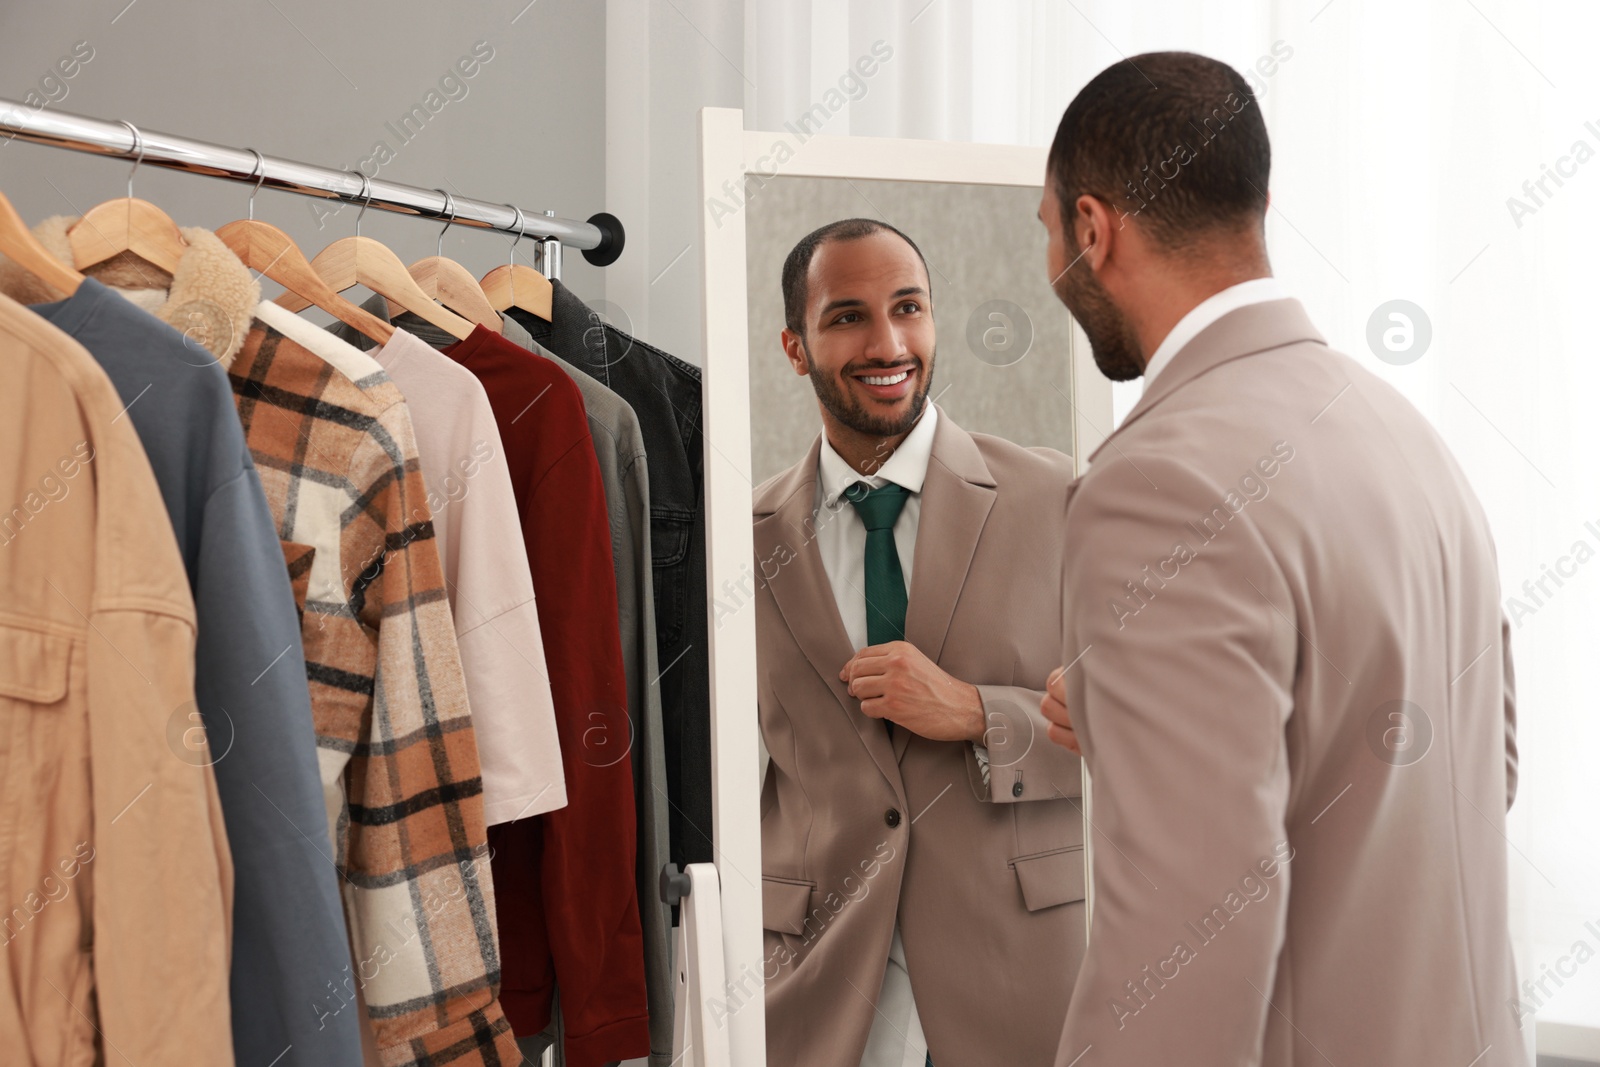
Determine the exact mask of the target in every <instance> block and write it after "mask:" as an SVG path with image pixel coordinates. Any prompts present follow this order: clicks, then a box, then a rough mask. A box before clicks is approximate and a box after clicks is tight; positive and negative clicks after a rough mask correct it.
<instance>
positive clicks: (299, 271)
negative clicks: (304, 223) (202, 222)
mask: <svg viewBox="0 0 1600 1067" xmlns="http://www.w3.org/2000/svg"><path fill="white" fill-rule="evenodd" d="M250 151H252V152H256V150H255V149H253V148H252V149H251V150H250ZM261 164H262V159H261V153H260V152H256V169H257V170H258V171H259V170H260V169H261ZM266 180H267V176H266V175H265V174H262V175H261V180H260V181H258V182H256V187H255V190H254V191H252V192H251V194H250V214H249V217H248V218H243V219H240V220H238V221H237V222H230V223H228V224H227V225H226V226H223V227H222V228H220V229H219V230H217V237H218V238H219V239H220V240H221V241H222V243H223V244H225V245H227V246H228V249H229V250H230V251H231V252H233V254H234V255H236V256H238V257H239V261H240V262H241V263H243V264H244V265H245V266H247V267H249V268H250V269H251V270H255V271H259V272H260V273H261V274H262V275H264V276H265V277H268V278H271V279H272V280H273V281H275V282H277V283H278V284H279V285H281V286H283V287H284V288H285V289H287V290H288V291H289V292H291V293H297V294H299V295H300V296H303V297H305V298H306V299H307V300H308V301H310V302H311V303H313V304H315V305H316V306H317V307H319V308H321V309H322V310H324V311H326V312H327V313H328V314H330V315H332V316H333V317H334V318H336V319H338V320H339V321H340V322H343V323H345V324H346V325H349V326H352V327H354V328H355V329H357V330H360V331H361V332H362V333H363V334H365V335H366V336H368V337H370V338H372V339H373V340H374V341H376V342H378V343H379V344H380V345H381V344H387V343H388V341H389V338H391V337H393V336H394V327H393V326H391V325H389V324H388V323H387V322H384V321H383V320H382V319H380V318H378V316H376V315H374V314H373V313H372V312H370V311H366V310H364V309H362V308H359V307H356V305H354V304H352V303H351V302H350V301H348V300H346V299H345V298H344V297H342V296H340V295H339V294H338V293H337V292H335V291H334V290H333V289H332V288H331V287H330V286H329V285H328V283H327V282H325V281H323V280H322V276H321V275H319V274H318V273H317V272H316V271H314V270H312V269H311V264H310V263H308V262H306V257H305V253H304V252H301V251H300V249H299V248H298V247H297V246H296V245H295V243H294V242H293V241H292V240H290V239H289V235H288V234H286V233H284V232H283V231H282V230H280V229H278V228H277V227H276V226H273V225H270V224H269V223H265V222H258V221H256V212H255V206H256V193H257V192H260V190H261V183H262V182H264V181H266Z"/></svg>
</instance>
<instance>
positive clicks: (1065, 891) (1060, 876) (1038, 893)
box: [1011, 845, 1085, 911]
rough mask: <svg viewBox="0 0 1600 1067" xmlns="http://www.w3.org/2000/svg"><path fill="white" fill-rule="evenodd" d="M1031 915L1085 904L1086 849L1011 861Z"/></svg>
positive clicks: (1074, 849)
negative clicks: (1048, 909)
mask: <svg viewBox="0 0 1600 1067" xmlns="http://www.w3.org/2000/svg"><path fill="white" fill-rule="evenodd" d="M1011 865H1012V866H1013V867H1015V868H1016V869H1017V884H1018V885H1020V886H1021V887H1022V902H1023V904H1025V905H1026V906H1027V908H1028V910H1029V911H1038V910H1039V909H1041V908H1053V907H1055V906H1056V905H1057V904H1070V903H1072V902H1073V901H1075V900H1082V899H1083V898H1084V894H1085V887H1084V877H1083V846H1082V845H1074V846H1073V847H1071V848H1062V849H1056V850H1054V851H1051V852H1040V853H1037V854H1035V855H1032V856H1019V857H1017V858H1016V859H1014V860H1012V861H1011Z"/></svg>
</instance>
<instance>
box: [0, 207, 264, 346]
mask: <svg viewBox="0 0 1600 1067" xmlns="http://www.w3.org/2000/svg"><path fill="white" fill-rule="evenodd" d="M77 221H78V220H77V219H75V218H72V217H71V216H68V215H52V216H51V217H50V218H47V219H45V220H44V221H43V222H41V223H39V224H38V225H37V226H35V227H34V228H33V235H34V236H35V237H36V238H38V239H39V243H40V244H42V245H44V247H45V250H46V251H48V252H49V253H50V254H51V255H53V256H55V257H56V258H57V259H59V260H60V261H61V262H63V263H66V264H69V265H70V264H71V263H72V261H73V255H72V245H71V243H70V242H69V240H68V237H67V232H68V230H70V229H71V228H72V224H73V223H75V222H77ZM178 232H179V233H181V234H183V239H184V241H186V242H187V243H188V246H189V247H188V248H186V249H185V250H184V253H183V257H182V258H181V259H180V260H179V261H178V270H177V273H175V274H168V273H167V272H166V271H164V270H162V269H161V268H160V267H157V266H154V265H152V264H150V263H147V262H145V261H144V260H143V259H141V258H140V257H139V256H137V255H135V254H134V253H132V252H119V253H118V254H116V255H115V256H112V257H111V258H110V259H108V260H106V261H105V262H103V263H96V264H94V265H93V266H91V267H89V268H88V269H87V270H84V271H82V272H81V273H82V274H83V275H85V276H86V277H89V278H93V279H95V280H96V281H98V282H99V283H100V284H102V285H106V286H109V287H111V288H112V289H116V290H119V291H120V292H121V293H122V295H123V296H126V297H127V298H128V299H130V300H132V301H133V302H134V303H135V304H138V305H139V306H140V307H142V308H144V309H145V310H146V311H148V312H150V313H151V314H152V315H154V316H155V317H156V318H158V319H160V320H161V321H162V322H165V323H167V324H168V325H170V326H172V327H173V328H174V329H176V330H177V331H178V332H179V333H181V334H183V335H184V337H186V338H188V339H189V341H190V342H191V343H192V344H193V345H194V346H195V347H196V348H203V349H206V350H209V351H210V352H211V354H212V355H214V356H216V357H217V359H218V361H219V362H221V364H222V365H223V367H224V368H226V367H227V366H228V365H229V364H230V363H232V362H233V357H234V356H235V355H237V354H238V352H239V348H240V346H242V345H243V344H244V339H245V335H246V334H248V333H249V332H250V319H251V317H252V316H253V315H254V313H255V309H256V305H257V304H259V303H260V302H261V285H260V283H259V282H257V281H256V279H255V276H254V275H253V274H251V273H250V269H249V268H248V267H246V266H245V265H244V264H243V263H240V262H239V259H238V257H237V256H235V255H234V254H233V253H232V252H231V251H229V250H228V246H227V245H225V244H223V243H222V240H221V238H219V237H218V236H217V235H216V234H214V233H212V232H211V231H210V230H207V229H204V228H203V227H199V226H184V227H180V228H179V231H178ZM0 293H4V294H5V295H6V296H9V297H10V298H11V299H13V300H15V301H16V302H17V303H19V304H43V303H47V302H49V301H51V300H58V299H60V297H61V294H60V293H57V292H56V291H55V290H54V289H51V288H50V287H49V286H48V285H46V284H44V282H42V281H40V280H39V279H38V278H36V277H34V275H33V274H32V273H30V272H29V271H28V270H26V269H25V268H23V267H22V266H20V265H19V264H17V263H15V262H13V261H12V260H10V259H8V258H6V257H5V256H0Z"/></svg>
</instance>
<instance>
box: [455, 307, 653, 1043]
mask: <svg viewBox="0 0 1600 1067" xmlns="http://www.w3.org/2000/svg"><path fill="white" fill-rule="evenodd" d="M444 353H445V355H447V356H449V357H450V358H452V359H454V360H455V361H456V362H457V363H460V364H461V365H462V366H463V367H466V368H467V369H468V370H470V371H471V372H472V373H473V374H475V375H477V377H478V380H479V381H481V382H482V383H483V387H484V390H485V391H486V392H487V393H488V394H489V403H490V405H491V406H492V407H493V408H494V415H495V421H496V422H497V423H499V426H500V439H501V441H502V443H503V444H504V447H505V454H506V464H507V467H508V469H509V471H510V474H511V484H512V487H513V489H514V490H515V491H516V497H517V510H518V512H519V513H520V514H521V516H522V535H523V540H524V541H525V542H526V545H527V550H528V562H529V564H530V565H531V566H532V568H533V589H534V594H535V596H536V598H537V604H538V610H539V629H540V631H541V634H542V636H543V638H544V655H545V662H546V664H547V665H548V667H549V670H550V689H551V692H552V695H553V696H554V698H555V708H556V729H557V732H558V734H559V736H560V739H561V766H562V769H563V770H564V772H565V773H566V779H567V806H566V807H564V808H561V809H559V810H557V811H552V812H549V813H548V814H545V815H540V816H538V817H536V818H531V819H521V820H518V821H516V822H510V823H502V824H500V825H498V826H491V827H489V847H490V849H491V854H492V859H491V861H490V871H491V872H492V875H493V877H494V893H495V907H496V911H497V914H498V923H497V925H498V927H499V931H500V957H501V967H502V971H503V981H502V985H501V988H500V1004H501V1006H502V1007H503V1008H504V1009H505V1013H506V1017H507V1018H508V1019H510V1020H511V1027H512V1030H513V1031H514V1032H516V1033H517V1034H519V1035H528V1034H533V1033H536V1032H538V1031H539V1030H542V1029H544V1027H545V1026H546V1025H548V1023H549V1021H550V995H551V991H552V988H553V987H554V986H555V985H556V984H558V983H559V985H560V988H561V1014H562V1020H563V1024H564V1026H565V1030H566V1061H567V1065H568V1067H600V1065H602V1064H605V1063H609V1062H611V1061H613V1060H626V1059H632V1058H634V1057H638V1056H647V1055H649V1054H650V1030H649V1016H648V1013H647V1010H646V1007H645V979H644V936H643V934H642V933H641V930H640V926H639V900H638V891H637V888H636V886H637V879H636V877H635V871H634V864H635V852H634V836H635V832H636V829H635V822H634V803H633V763H632V761H631V760H630V759H629V758H628V750H629V744H630V742H631V737H630V734H629V731H630V725H629V719H628V710H627V685H626V682H625V680H624V676H623V667H622V639H621V631H620V629H619V626H618V621H617V587H616V578H615V575H614V572H613V570H612V563H611V528H610V524H609V520H608V518H607V515H606V499H605V487H604V485H603V483H602V482H601V480H600V466H599V463H598V462H597V461H596V460H595V454H594V446H593V444H592V442H591V439H590V436H589V426H588V418H587V416H586V414H585V412H584V407H583V398H582V396H581V395H580V394H579V392H578V387H577V385H575V384H574V383H573V381H572V378H571V377H570V376H569V375H568V374H567V373H566V371H564V370H562V369H561V368H560V367H558V366H556V365H555V364H554V363H552V362H551V361H550V360H548V359H546V358H545V357H543V356H539V355H535V354H534V353H532V352H529V351H527V350H526V349H524V348H521V347H519V346H518V345H516V344H513V343H512V342H510V341H507V340H506V339H505V338H503V337H501V336H500V335H499V334H497V333H494V332H492V331H490V330H487V329H485V328H484V327H482V326H479V327H478V328H477V329H475V330H473V331H472V334H471V336H469V337H468V338H467V339H466V340H464V341H460V342H458V343H456V344H453V345H451V346H450V347H449V348H446V349H444ZM467 491H468V492H471V491H472V490H471V487H470V486H469V487H468V490H467ZM508 654H511V653H508Z"/></svg>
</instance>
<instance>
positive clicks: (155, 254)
mask: <svg viewBox="0 0 1600 1067" xmlns="http://www.w3.org/2000/svg"><path fill="white" fill-rule="evenodd" d="M118 121H122V120H118ZM122 124H123V125H124V126H126V127H128V129H129V131H131V132H132V134H133V150H134V153H135V155H134V160H133V170H131V171H129V172H128V195H127V196H125V197H120V198H118V199H116V200H107V201H106V202H105V203H103V204H97V205H95V206H94V207H92V208H90V209H89V210H88V212H87V213H85V214H84V216H83V218H81V219H79V220H78V221H77V222H75V223H73V224H72V226H71V228H70V229H68V230H67V240H68V242H69V243H70V244H71V245H72V262H73V265H74V266H76V267H77V268H78V269H79V270H83V269H85V268H87V267H92V266H94V265H95V264H96V263H104V262H105V261H106V260H108V259H110V258H111V257H112V256H115V255H117V254H119V253H121V252H132V253H133V254H134V255H136V256H138V257H139V258H140V259H142V260H144V261H145V262H146V263H150V264H152V265H154V266H157V267H160V268H161V269H162V270H164V271H166V272H167V273H168V274H174V273H176V272H177V270H178V261H179V260H180V259H182V258H183V252H184V249H186V248H188V247H189V246H188V244H187V243H186V242H185V241H184V239H183V234H181V233H179V232H178V224H177V223H175V222H173V221H172V219H171V217H170V216H168V215H167V213H166V212H164V211H162V210H161V209H160V208H158V207H156V206H155V205H154V204H152V203H151V202H150V201H148V200H139V199H137V198H135V197H134V195H133V176H134V174H136V173H138V170H139V164H140V163H142V162H144V138H143V137H142V136H140V134H139V128H138V127H137V126H135V125H134V124H133V123H131V122H122Z"/></svg>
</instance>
